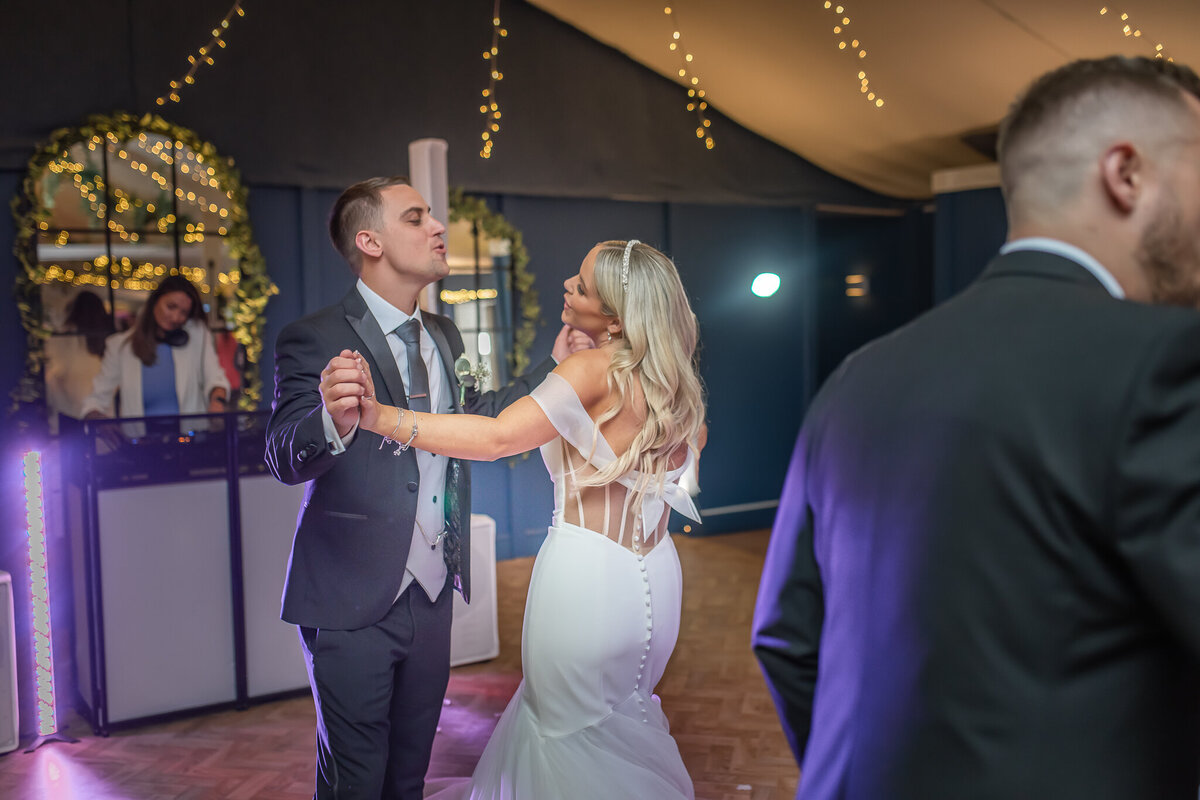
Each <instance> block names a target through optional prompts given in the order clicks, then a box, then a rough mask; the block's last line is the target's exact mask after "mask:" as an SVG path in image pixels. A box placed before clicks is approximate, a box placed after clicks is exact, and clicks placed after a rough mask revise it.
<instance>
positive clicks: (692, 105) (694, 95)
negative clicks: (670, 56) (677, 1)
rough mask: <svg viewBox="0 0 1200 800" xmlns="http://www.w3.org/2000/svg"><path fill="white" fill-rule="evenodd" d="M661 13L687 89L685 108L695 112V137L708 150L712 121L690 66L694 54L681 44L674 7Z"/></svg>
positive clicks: (679, 72) (712, 143)
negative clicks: (666, 24)
mask: <svg viewBox="0 0 1200 800" xmlns="http://www.w3.org/2000/svg"><path fill="white" fill-rule="evenodd" d="M663 14H665V15H666V17H667V19H668V20H669V21H670V23H671V38H670V39H669V40H668V41H667V49H669V50H670V51H671V52H672V53H675V54H676V55H678V56H679V71H678V73H677V74H678V75H679V79H680V80H682V81H683V85H684V86H686V87H687V90H688V102H687V110H688V111H694V112H695V113H696V121H697V122H698V123H699V124H698V125H697V126H696V138H697V139H701V140H702V141H703V142H704V146H705V147H707V148H708V149H709V150H712V149H713V145H714V141H713V137H712V132H711V130H710V127H711V126H712V121H711V120H709V118H708V115H707V114H705V113H704V112H705V111H706V110H708V100H706V99H705V97H704V87H702V86H701V85H700V76H699V75H697V74H696V72H695V70H694V69H693V68H692V64H693V63H694V62H695V56H694V55H693V54H692V53H691V52H689V51H688V49H687V48H686V47H684V45H683V34H681V33H680V32H679V20H678V17H677V15H676V12H675V9H673V8H671V7H670V6H667V7H665V8H664V9H663Z"/></svg>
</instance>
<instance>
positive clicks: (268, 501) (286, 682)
mask: <svg viewBox="0 0 1200 800" xmlns="http://www.w3.org/2000/svg"><path fill="white" fill-rule="evenodd" d="M240 493H241V505H242V574H243V576H244V580H243V581H242V584H243V586H244V587H245V602H246V689H247V692H248V693H249V695H250V697H258V696H260V695H264V694H274V693H275V692H283V691H288V690H290V689H302V688H305V687H307V686H308V672H307V670H306V669H305V667H304V657H303V656H302V655H301V652H300V637H299V635H298V634H297V633H296V626H295V625H289V624H288V623H286V622H284V621H283V620H281V619H280V618H279V603H280V598H281V597H282V596H283V581H284V577H285V576H286V574H287V563H288V555H289V554H290V553H291V547H292V535H293V533H294V532H295V530H296V513H297V512H298V511H299V510H300V503H301V502H302V500H303V499H304V486H303V485H300V486H287V485H285V484H282V483H280V482H279V481H277V480H275V479H274V478H272V477H271V476H269V475H265V476H257V477H253V478H242V480H241V484H240Z"/></svg>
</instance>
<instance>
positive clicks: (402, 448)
mask: <svg viewBox="0 0 1200 800" xmlns="http://www.w3.org/2000/svg"><path fill="white" fill-rule="evenodd" d="M409 413H410V414H412V418H413V426H412V433H411V434H409V437H408V441H407V442H405V443H404V444H402V445H400V452H404V451H405V450H407V449H408V446H409V445H410V444H412V443H413V439H415V438H417V412H415V411H410V412H409Z"/></svg>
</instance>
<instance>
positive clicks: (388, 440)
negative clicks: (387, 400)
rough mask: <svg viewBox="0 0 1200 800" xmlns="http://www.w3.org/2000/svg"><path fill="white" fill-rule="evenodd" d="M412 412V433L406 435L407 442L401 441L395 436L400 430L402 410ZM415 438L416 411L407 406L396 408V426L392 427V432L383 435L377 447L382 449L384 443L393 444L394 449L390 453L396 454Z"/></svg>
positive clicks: (402, 417) (407, 446) (402, 450)
mask: <svg viewBox="0 0 1200 800" xmlns="http://www.w3.org/2000/svg"><path fill="white" fill-rule="evenodd" d="M405 411H407V412H408V413H410V414H412V433H410V434H409V435H408V441H407V442H401V441H400V439H399V437H397V436H396V434H398V433H399V432H400V422H401V421H402V420H403V419H404V412H405ZM415 438H417V412H415V411H413V410H411V409H407V408H397V409H396V427H394V428H392V432H391V433H389V434H388V435H387V436H384V437H383V441H382V442H380V443H379V449H380V450H382V449H383V446H384V445H385V444H394V445H396V449H395V450H393V451H392V455H394V456H398V455H400V454H401V453H403V452H404V451H405V450H407V449H408V448H409V446H410V445H412V443H413V439H415Z"/></svg>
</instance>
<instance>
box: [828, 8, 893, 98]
mask: <svg viewBox="0 0 1200 800" xmlns="http://www.w3.org/2000/svg"><path fill="white" fill-rule="evenodd" d="M825 8H827V9H829V10H830V11H832V12H833V13H834V14H835V15H836V17H837V18H838V19H837V20H836V22H835V24H834V26H833V35H834V36H835V37H836V38H837V40H838V50H846V51H848V52H850V53H855V54H856V55H857V56H858V58H859V60H860V61H861V60H863V59H865V58H866V57H867V50H866V48H865V47H863V46H862V43H861V42H859V40H858V39H854V38H850V42H849V44H847V43H846V38H848V37H846V36H845V35H844V34H845V32H846V28H848V27H850V17H849V15H848V14H847V12H846V7H845V6H840V5H839V6H835V5H834V4H833V2H832V0H825ZM858 80H859V87H858V89H859V92H860V93H861V94H863V95H864V96H865V97H866V98H867V102H869V103H871V105H873V106H874V107H875V108H883V98H882V97H881V96H880V95H879V94H878V93H877V92H875V91H874V90H873V89H872V88H871V79H870V78H868V77H867V71H866V70H865V69H861V68H860V69H859V71H858Z"/></svg>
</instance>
